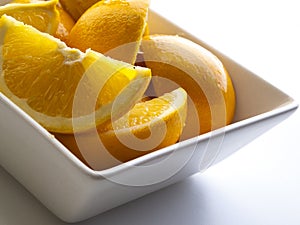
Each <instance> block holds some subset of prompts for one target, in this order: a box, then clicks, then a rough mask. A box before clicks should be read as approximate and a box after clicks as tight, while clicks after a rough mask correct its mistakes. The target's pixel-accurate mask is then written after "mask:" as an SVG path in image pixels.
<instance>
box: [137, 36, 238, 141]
mask: <svg viewBox="0 0 300 225" xmlns="http://www.w3.org/2000/svg"><path fill="white" fill-rule="evenodd" d="M141 51H142V52H143V58H144V62H143V63H145V64H146V66H147V67H148V68H150V69H151V70H152V74H153V79H152V87H153V89H154V91H155V92H156V93H157V94H158V95H159V94H160V93H164V92H167V91H170V90H172V89H174V88H176V87H178V86H180V87H182V88H184V89H185V90H186V91H187V93H188V96H189V99H190V100H189V103H188V112H189V113H188V117H187V118H188V119H187V126H186V129H187V130H189V131H190V134H189V135H188V136H187V138H188V137H191V136H194V135H196V134H202V133H205V132H208V131H211V130H214V129H216V128H220V127H223V126H225V125H227V124H229V123H231V121H232V119H233V116H234V111H235V92H234V88H233V85H232V82H231V78H230V76H229V74H228V73H227V71H226V69H225V67H224V65H223V64H222V62H221V61H220V60H219V59H218V58H217V57H216V56H215V55H214V54H212V53H211V52H210V51H208V50H206V49H205V48H203V47H201V46H200V45H198V44H196V43H194V42H192V41H190V40H188V39H186V38H183V37H179V36H175V35H174V36H172V35H153V36H148V37H145V38H144V40H143V42H142V44H141ZM187 133H188V132H187Z"/></svg>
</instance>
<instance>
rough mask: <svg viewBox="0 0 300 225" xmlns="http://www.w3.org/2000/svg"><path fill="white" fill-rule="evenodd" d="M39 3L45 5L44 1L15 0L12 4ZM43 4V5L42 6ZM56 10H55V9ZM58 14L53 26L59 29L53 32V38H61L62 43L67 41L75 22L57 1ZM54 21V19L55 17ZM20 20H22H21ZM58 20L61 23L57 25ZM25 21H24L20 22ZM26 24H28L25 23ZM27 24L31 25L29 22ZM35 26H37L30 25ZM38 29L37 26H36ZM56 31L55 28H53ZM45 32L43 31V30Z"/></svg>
mask: <svg viewBox="0 0 300 225" xmlns="http://www.w3.org/2000/svg"><path fill="white" fill-rule="evenodd" d="M37 2H39V4H38V5H41V4H42V5H43V3H41V2H43V0H14V1H12V2H11V3H23V4H28V3H37ZM40 3H41V4H40ZM36 6H37V5H32V8H34V7H36ZM39 7H40V6H38V7H37V12H38V11H39ZM54 9H55V8H54ZM56 10H57V11H56V14H57V13H58V14H59V16H58V17H57V18H56V19H55V20H54V22H53V25H55V26H54V27H57V29H56V32H53V34H52V33H51V34H52V35H53V36H54V37H57V38H59V39H60V40H62V41H66V40H67V38H68V35H69V33H70V31H71V29H72V28H73V26H74V24H75V21H74V20H73V18H72V17H71V16H70V15H69V14H68V12H66V11H65V10H64V9H63V8H62V6H61V5H60V2H58V1H57V4H56ZM53 19H54V17H53ZM19 20H20V19H19ZM57 20H58V21H59V22H58V23H57ZM20 21H23V20H20ZM25 23H26V22H25ZM27 24H30V23H29V22H27ZM30 25H33V26H35V24H30ZM35 27H36V26H35ZM53 29H54V28H53ZM42 31H43V30H42Z"/></svg>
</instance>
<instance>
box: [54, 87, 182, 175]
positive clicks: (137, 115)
mask: <svg viewBox="0 0 300 225" xmlns="http://www.w3.org/2000/svg"><path fill="white" fill-rule="evenodd" d="M186 111H187V94H186V92H185V91H184V90H183V89H182V88H178V89H176V90H174V91H172V92H170V93H166V94H164V95H162V96H160V97H158V98H153V99H151V100H148V101H144V102H140V103H137V104H136V105H135V106H134V107H133V108H132V109H131V110H130V111H129V112H128V113H127V114H126V115H124V116H123V117H121V118H120V119H118V120H116V121H114V122H113V123H111V124H108V125H106V126H105V127H102V128H100V129H98V131H97V133H96V135H95V134H94V133H92V132H91V133H89V132H85V133H77V134H76V139H75V136H74V135H68V134H56V135H55V136H56V138H58V139H59V140H60V141H61V142H62V143H63V144H64V145H65V146H66V147H68V148H69V149H70V150H71V151H72V152H73V153H74V154H75V155H76V156H77V157H78V158H80V159H81V160H82V161H83V162H85V163H86V164H87V165H89V166H91V167H92V168H93V169H97V170H101V169H106V168H109V167H111V166H113V164H114V163H115V164H117V162H119V163H120V162H126V161H128V160H131V159H134V158H137V157H139V156H142V155H145V154H147V153H149V152H152V151H155V150H158V149H161V148H163V147H166V146H169V145H172V144H174V143H176V142H177V141H179V139H180V136H181V134H182V131H183V127H184V125H185V120H186V113H187V112H186ZM100 142H101V144H99V143H100ZM78 143H82V144H81V146H79V147H78V145H77V144H78ZM107 154H110V157H112V158H113V159H115V161H113V160H111V159H110V157H108V156H107Z"/></svg>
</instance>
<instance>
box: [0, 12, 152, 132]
mask: <svg viewBox="0 0 300 225" xmlns="http://www.w3.org/2000/svg"><path fill="white" fill-rule="evenodd" d="M0 36H1V37H2V38H1V40H0V42H1V43H0V45H1V46H2V48H0V62H1V64H0V71H1V76H0V91H1V92H2V93H3V94H5V95H6V96H7V97H9V98H10V99H11V100H12V101H13V102H15V103H16V104H17V105H18V106H19V107H21V108H22V109H23V110H24V111H25V112H27V113H28V114H29V115H30V116H32V117H33V118H34V119H35V120H36V121H37V122H39V123H40V124H41V125H42V126H44V127H45V128H46V129H48V130H49V131H53V132H59V133H72V132H74V131H83V130H87V129H90V128H92V127H95V126H99V125H101V124H103V123H105V122H107V121H109V120H110V118H111V116H112V115H113V116H118V115H119V116H122V115H124V114H125V113H127V112H128V111H129V109H130V108H132V106H133V105H134V104H135V103H136V102H137V101H138V100H139V99H140V98H141V96H142V95H143V94H144V91H145V89H146V88H147V86H148V84H149V81H150V79H151V71H150V70H149V69H147V68H142V67H134V66H132V65H130V64H127V63H124V62H120V61H117V60H113V59H111V58H108V57H105V56H103V55H102V54H100V53H97V52H94V51H92V50H88V51H87V52H85V53H83V52H81V51H79V50H77V49H72V48H69V47H67V46H66V44H65V43H64V42H62V41H60V40H59V39H57V38H54V37H53V36H51V35H49V34H47V33H42V32H39V31H38V30H37V29H35V28H33V27H32V26H29V25H25V24H23V23H22V22H19V21H17V20H15V19H14V18H12V17H9V16H6V15H3V16H2V17H1V19H0ZM117 99H119V100H118V101H117ZM112 108H114V109H115V110H114V111H113V110H112Z"/></svg>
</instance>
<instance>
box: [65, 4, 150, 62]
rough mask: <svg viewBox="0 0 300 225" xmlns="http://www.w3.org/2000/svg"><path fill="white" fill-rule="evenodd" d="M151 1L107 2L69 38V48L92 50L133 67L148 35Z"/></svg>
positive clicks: (92, 10) (97, 6)
mask: <svg viewBox="0 0 300 225" xmlns="http://www.w3.org/2000/svg"><path fill="white" fill-rule="evenodd" d="M148 8H149V0H127V1H125V0H106V1H99V2H98V3H96V4H94V5H93V6H92V7H90V8H89V9H88V10H87V11H86V12H84V14H83V15H82V16H81V17H80V18H79V19H78V21H77V22H76V24H75V25H74V27H73V28H72V30H71V33H70V35H69V41H68V42H67V43H68V45H69V46H71V47H75V48H78V49H80V50H81V51H85V50H86V49H88V48H91V49H93V50H95V51H98V52H101V53H102V54H105V55H108V56H110V57H112V58H115V59H118V60H121V61H124V62H128V63H131V64H133V63H134V62H135V59H136V55H137V52H138V50H139V46H140V43H141V39H142V36H143V34H144V32H145V28H146V22H147V15H148Z"/></svg>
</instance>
